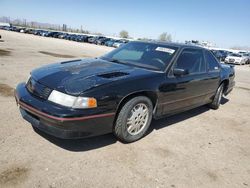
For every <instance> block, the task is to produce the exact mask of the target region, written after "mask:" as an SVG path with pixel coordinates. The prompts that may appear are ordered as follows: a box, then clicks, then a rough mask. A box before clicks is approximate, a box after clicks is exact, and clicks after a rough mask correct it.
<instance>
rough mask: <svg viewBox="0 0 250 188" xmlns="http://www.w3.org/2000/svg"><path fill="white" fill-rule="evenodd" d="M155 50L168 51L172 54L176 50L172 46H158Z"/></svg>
mask: <svg viewBox="0 0 250 188" xmlns="http://www.w3.org/2000/svg"><path fill="white" fill-rule="evenodd" d="M155 50H156V51H160V52H167V53H170V54H173V53H174V52H175V50H173V49H171V48H165V47H157V48H156V49H155Z"/></svg>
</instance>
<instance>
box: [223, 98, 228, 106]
mask: <svg viewBox="0 0 250 188" xmlns="http://www.w3.org/2000/svg"><path fill="white" fill-rule="evenodd" d="M228 101H229V99H227V98H224V97H222V99H221V105H224V104H226V103H227V102H228Z"/></svg>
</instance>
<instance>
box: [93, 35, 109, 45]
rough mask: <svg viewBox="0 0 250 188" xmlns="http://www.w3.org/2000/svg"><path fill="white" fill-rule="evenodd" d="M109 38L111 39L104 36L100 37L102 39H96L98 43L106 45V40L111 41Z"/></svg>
mask: <svg viewBox="0 0 250 188" xmlns="http://www.w3.org/2000/svg"><path fill="white" fill-rule="evenodd" d="M109 40H110V38H106V37H104V38H100V39H98V40H96V43H97V44H98V45H104V44H105V42H106V41H109Z"/></svg>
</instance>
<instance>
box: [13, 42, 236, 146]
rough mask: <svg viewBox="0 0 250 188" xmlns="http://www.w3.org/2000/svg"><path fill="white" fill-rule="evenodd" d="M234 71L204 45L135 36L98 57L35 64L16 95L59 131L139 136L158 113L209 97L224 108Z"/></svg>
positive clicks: (32, 116)
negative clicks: (202, 46) (224, 96)
mask: <svg viewBox="0 0 250 188" xmlns="http://www.w3.org/2000/svg"><path fill="white" fill-rule="evenodd" d="M48 70H49V71H48ZM234 75H235V71H234V68H233V66H229V65H225V64H220V63H219V62H218V61H217V60H216V58H215V57H214V56H213V55H212V54H211V52H210V51H208V50H207V49H204V48H201V47H195V46H189V45H181V44H172V43H156V42H152V43H149V42H130V43H128V44H125V45H124V46H122V47H120V48H117V49H115V50H113V51H112V52H110V53H108V54H106V55H104V56H102V57H100V58H93V59H83V60H75V61H72V60H71V61H68V62H61V63H57V64H53V65H47V66H45V67H42V68H38V69H35V70H33V71H32V72H31V76H30V79H29V80H28V82H27V83H20V84H18V86H17V87H16V90H15V98H16V101H17V104H18V105H19V107H20V112H21V115H22V116H23V118H24V119H25V120H27V121H28V122H30V123H31V124H32V126H33V127H35V128H36V129H40V130H41V131H44V132H46V133H48V134H51V135H54V136H56V137H61V138H81V137H90V136H95V135H100V134H106V133H111V132H113V134H114V135H115V136H116V137H117V138H119V139H120V140H122V141H124V142H133V141H136V140H138V139H140V138H142V137H143V136H144V135H146V133H147V130H148V129H149V126H150V124H151V120H152V118H154V119H159V118H162V117H166V116H169V115H172V114H176V113H179V112H183V111H185V110H189V109H192V108H195V107H198V106H202V105H205V104H208V106H209V107H210V108H212V109H218V108H219V106H220V103H221V99H222V95H223V94H224V95H227V94H228V93H229V92H231V91H232V89H233V87H234V83H235V82H234ZM215 115H216V114H215ZM187 134H188V133H187Z"/></svg>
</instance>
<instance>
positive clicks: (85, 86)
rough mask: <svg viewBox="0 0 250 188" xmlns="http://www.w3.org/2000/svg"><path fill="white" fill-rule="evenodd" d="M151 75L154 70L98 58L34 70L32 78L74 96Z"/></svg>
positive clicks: (67, 62)
mask: <svg viewBox="0 0 250 188" xmlns="http://www.w3.org/2000/svg"><path fill="white" fill-rule="evenodd" d="M148 72H150V70H146V69H142V68H136V67H134V66H129V65H124V64H117V63H113V62H109V61H106V60H102V59H97V58H96V59H82V60H73V61H66V62H62V63H56V64H52V65H48V66H44V67H41V68H38V69H35V70H33V71H32V72H31V76H32V78H33V79H34V80H36V81H37V82H39V83H41V84H43V85H45V86H47V87H49V88H51V89H55V90H57V91H61V92H63V93H67V94H70V95H80V94H81V93H83V92H85V91H87V90H89V89H92V88H95V87H98V86H100V85H104V84H108V83H111V82H114V81H117V80H121V79H126V78H128V77H131V76H134V75H137V76H138V75H143V74H148Z"/></svg>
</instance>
